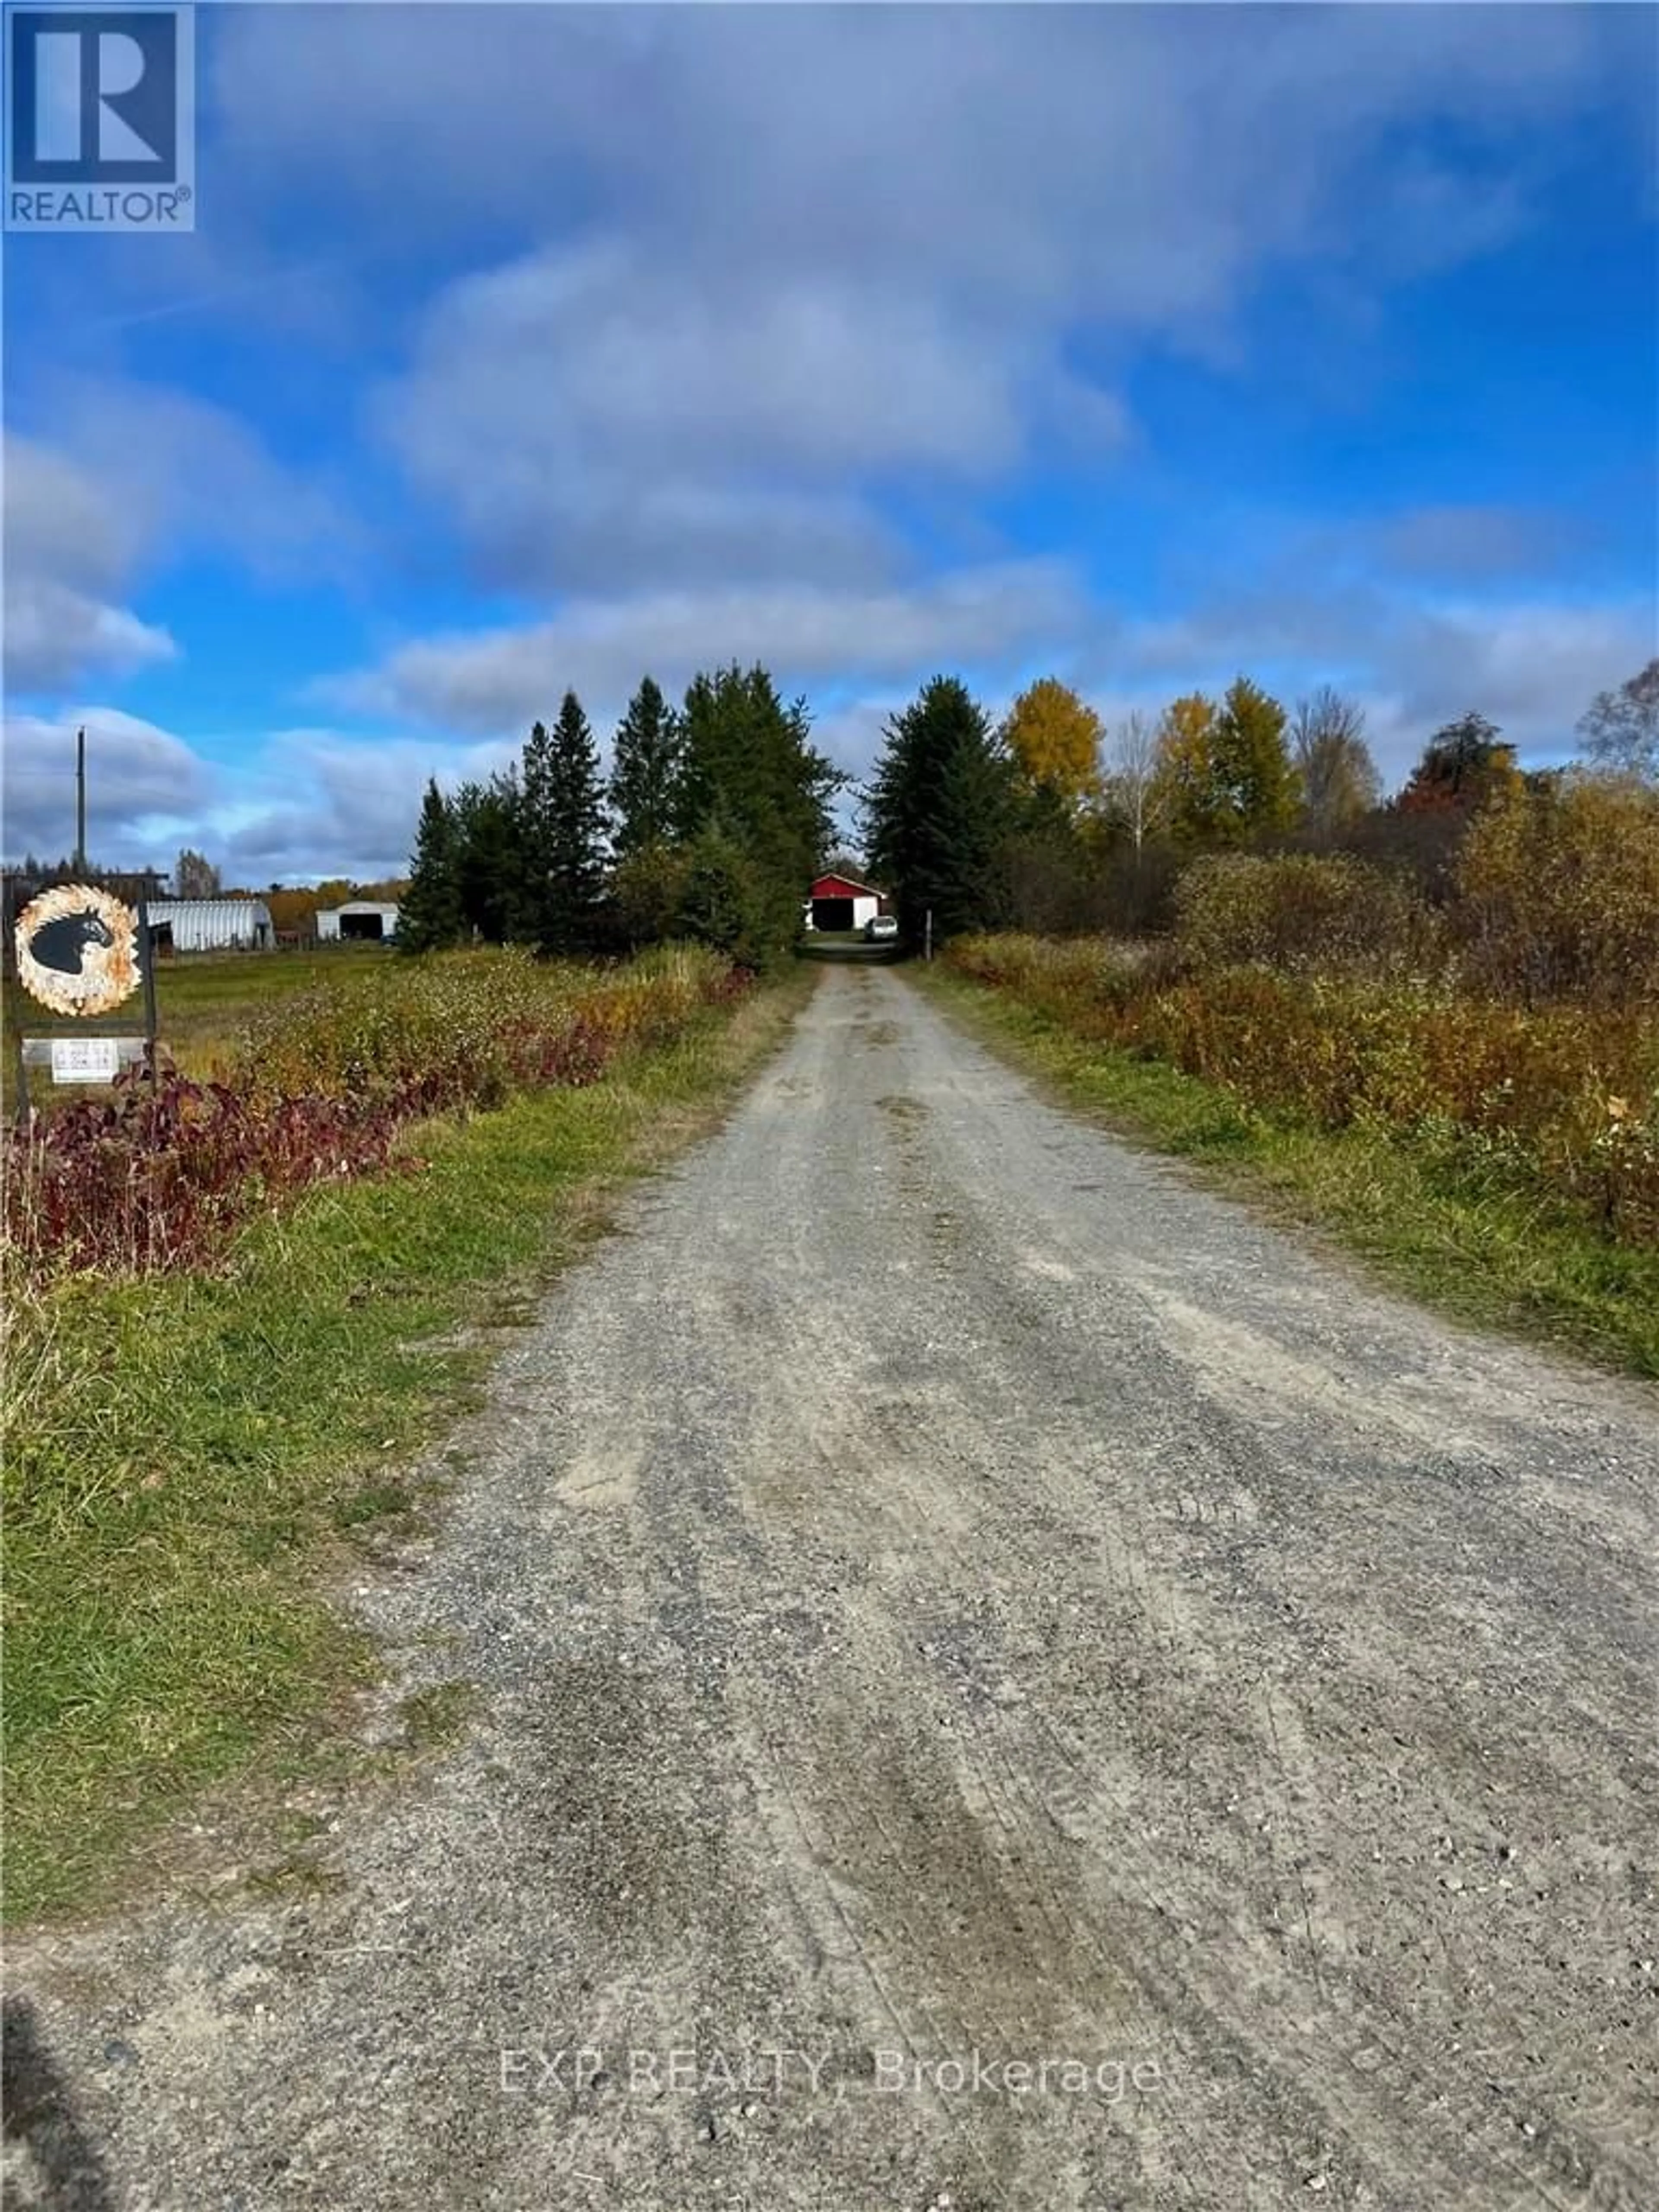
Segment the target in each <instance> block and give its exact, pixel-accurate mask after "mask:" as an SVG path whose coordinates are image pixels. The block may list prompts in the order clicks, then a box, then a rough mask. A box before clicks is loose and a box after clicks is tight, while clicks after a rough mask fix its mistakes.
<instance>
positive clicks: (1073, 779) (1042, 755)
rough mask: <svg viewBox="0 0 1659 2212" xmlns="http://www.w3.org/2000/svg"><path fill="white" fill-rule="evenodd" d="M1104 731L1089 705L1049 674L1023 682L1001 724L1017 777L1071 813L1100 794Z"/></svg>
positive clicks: (1028, 788) (1066, 685)
mask: <svg viewBox="0 0 1659 2212" xmlns="http://www.w3.org/2000/svg"><path fill="white" fill-rule="evenodd" d="M1103 734H1104V732H1103V729H1102V726H1101V720H1100V717H1099V715H1098V714H1096V712H1095V710H1094V708H1092V707H1091V706H1090V705H1089V704H1088V703H1087V702H1086V701H1085V700H1083V699H1079V696H1078V695H1077V693H1076V692H1075V691H1073V690H1072V689H1071V687H1070V685H1069V684H1062V683H1060V681H1059V679H1058V678H1055V677H1053V676H1044V677H1042V678H1040V680H1039V681H1038V682H1036V683H1035V684H1030V685H1028V686H1027V688H1026V689H1025V690H1024V691H1022V692H1021V693H1020V695H1019V696H1018V699H1016V700H1015V702H1014V703H1013V705H1012V708H1010V709H1009V713H1008V717H1007V720H1006V721H1005V722H1004V724H1003V726H1002V735H1003V740H1004V742H1005V743H1006V745H1007V747H1008V750H1009V752H1010V753H1011V755H1012V757H1013V762H1014V765H1015V768H1016V769H1017V771H1018V775H1019V780H1020V781H1021V782H1022V783H1023V784H1024V786H1025V787H1026V788H1027V790H1028V791H1030V793H1034V794H1036V793H1041V794H1042V795H1043V796H1045V797H1047V798H1048V799H1051V800H1055V799H1057V800H1058V801H1059V802H1060V805H1061V806H1062V807H1063V808H1064V809H1065V811H1066V813H1067V814H1068V815H1073V816H1074V815H1076V814H1077V813H1078V812H1079V810H1080V809H1081V808H1082V807H1083V805H1085V802H1087V801H1088V800H1090V799H1093V798H1095V797H1096V795H1097V793H1098V792H1099V789H1100V745H1101V738H1102V737H1103Z"/></svg>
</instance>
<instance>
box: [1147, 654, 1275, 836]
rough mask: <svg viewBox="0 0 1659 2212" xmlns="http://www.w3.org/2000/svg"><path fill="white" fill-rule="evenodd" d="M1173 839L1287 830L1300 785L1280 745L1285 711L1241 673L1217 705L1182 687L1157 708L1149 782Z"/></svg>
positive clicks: (1244, 834) (1248, 834) (1198, 693)
mask: <svg viewBox="0 0 1659 2212" xmlns="http://www.w3.org/2000/svg"><path fill="white" fill-rule="evenodd" d="M1155 781H1156V786H1157V789H1158V798H1159V801H1160V804H1161V806H1162V809H1163V811H1164V817H1165V818H1166V819H1167V821H1168V822H1169V823H1170V829H1171V830H1172V831H1173V832H1174V834H1175V835H1176V836H1177V837H1179V838H1182V839H1185V840H1186V841H1187V842H1190V843H1193V844H1212V845H1213V844H1221V845H1226V844H1237V843H1240V842H1243V840H1245V839H1247V838H1249V837H1250V836H1255V834H1257V833H1258V832H1261V831H1264V830H1267V831H1271V830H1277V829H1289V828H1290V827H1291V823H1293V822H1294V821H1295V819H1296V815H1297V806H1298V804H1299V801H1300V793H1301V785H1300V780H1299V778H1298V777H1297V772H1296V769H1295V767H1294V765H1293V764H1292V763H1291V757H1290V753H1289V750H1288V749H1287V747H1286V745H1285V709H1284V708H1282V707H1281V706H1280V705H1279V702H1278V700H1277V699H1273V698H1270V697H1269V696H1267V693H1266V692H1265V691H1264V690H1262V689H1261V686H1260V685H1259V684H1252V683H1251V681H1250V679H1249V677H1248V676H1241V677H1239V678H1238V679H1237V682H1236V683H1234V684H1231V685H1230V686H1229V687H1228V690H1227V695H1226V696H1225V699H1223V701H1222V702H1221V704H1220V705H1219V706H1217V705H1216V704H1215V702H1214V701H1213V700H1210V699H1206V697H1205V696H1203V694H1202V693H1201V692H1197V691H1194V692H1189V693H1188V694H1187V695H1186V696H1184V697H1182V698H1180V699H1177V700H1176V701H1175V702H1174V703H1173V704H1172V705H1171V706H1170V707H1169V708H1167V709H1166V710H1165V712H1164V720H1163V722H1162V724H1161V725H1160V726H1159V731H1158V772H1157V776H1156V779H1155Z"/></svg>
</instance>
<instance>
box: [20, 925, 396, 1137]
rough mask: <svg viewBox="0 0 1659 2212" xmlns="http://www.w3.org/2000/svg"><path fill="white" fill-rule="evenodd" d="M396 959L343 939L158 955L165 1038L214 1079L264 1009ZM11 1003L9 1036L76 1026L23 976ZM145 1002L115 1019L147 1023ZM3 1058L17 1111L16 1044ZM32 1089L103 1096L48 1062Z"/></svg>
mask: <svg viewBox="0 0 1659 2212" xmlns="http://www.w3.org/2000/svg"><path fill="white" fill-rule="evenodd" d="M392 957H393V956H392V955H391V954H390V953H388V952H386V951H383V950H382V949H381V948H380V947H379V946H368V945H365V946H358V945H343V946H341V947H340V948H338V949H337V950H335V951H327V952H317V951H311V952H263V953H251V952H226V953H198V954H193V955H188V956H185V957H181V958H179V959H174V960H161V961H158V962H157V963H156V968H155V999H156V1013H157V1017H158V1019H159V1022H160V1026H161V1042H162V1043H163V1044H164V1045H165V1046H166V1048H167V1050H168V1052H169V1053H171V1054H172V1055H173V1059H174V1060H175V1061H176V1062H177V1064H178V1066H179V1068H180V1070H181V1071H182V1072H183V1073H185V1074H186V1075H191V1076H195V1077H197V1078H198V1079H199V1078H207V1077H210V1076H211V1075H213V1074H214V1073H215V1072H216V1070H217V1068H218V1067H219V1066H222V1063H223V1062H224V1061H225V1060H226V1059H227V1058H228V1055H229V1054H231V1053H232V1052H233V1051H234V1048H235V1044H236V1040H237V1038H238V1036H240V1032H241V1030H242V1028H243V1026H244V1024H246V1021H247V1019H248V1018H249V1016H250V1015H252V1013H254V1012H256V1011H257V1010H258V1009H259V1008H261V1007H264V1006H272V1005H276V1004H278V1003H280V1002H281V1001H282V1000H284V999H287V998H290V997H292V996H294V995H295V994H296V993H298V992H301V991H307V990H310V989H313V988H316V987H328V986H329V985H331V984H333V983H337V982H341V981H344V980H345V979H346V978H348V977H349V976H353V975H362V974H363V973H364V972H365V971H366V970H369V969H374V968H376V967H379V966H382V965H384V963H386V961H387V960H389V959H390V958H392ZM4 1003H5V1027H6V1035H7V1038H8V1040H9V1039H10V1037H11V1036H13V1035H14V1034H15V1033H16V1032H18V1031H20V1030H21V1032H22V1033H23V1034H25V1035H28V1036H43V1035H45V1034H46V1033H47V1032H48V1031H49V1030H64V1031H65V1032H68V1031H69V1030H70V1024H69V1023H68V1022H66V1021H64V1019H63V1018H62V1017H61V1016H58V1015H54V1014H49V1013H48V1012H46V1008H45V1007H44V1006H40V1005H38V1004H37V1003H36V1001H35V1000H33V999H32V998H30V996H29V995H28V994H27V991H25V990H24V989H23V987H22V986H21V984H20V983H19V982H18V981H17V980H16V978H15V976H10V975H9V976H8V977H7V978H6V982H5V1001H4ZM143 1003H144V1002H143V994H142V993H135V994H134V995H133V997H132V998H131V999H130V1000H128V1001H127V1003H126V1004H125V1006H121V1007H120V1008H118V1011H117V1013H116V1014H115V1015H114V1016H113V1017H112V1019H114V1020H117V1021H119V1022H121V1023H123V1024H126V1023H130V1022H131V1023H136V1022H142V1020H143ZM78 1026H79V1027H80V1028H82V1029H83V1030H85V1031H86V1032H87V1033H88V1035H99V1034H106V1033H107V1025H106V1024H100V1023H99V1022H97V1021H95V1020H93V1021H87V1022H84V1023H82V1024H78ZM0 1063H3V1064H0V1105H3V1108H4V1111H5V1113H6V1115H8V1116H9V1115H12V1114H14V1113H15V1110H16V1100H15V1096H14V1092H15V1085H16V1068H15V1063H14V1061H13V1060H12V1057H11V1051H10V1047H9V1043H8V1048H7V1050H6V1052H5V1054H3V1055H0ZM29 1092H30V1097H31V1098H32V1099H33V1103H34V1104H35V1105H36V1106H37V1107H42V1108H45V1107H51V1106H52V1105H54V1104H59V1105H61V1104H62V1103H64V1102H65V1101H66V1100H68V1099H70V1098H80V1097H94V1096H97V1095H99V1094H98V1091H96V1090H94V1088H93V1087H92V1086H81V1085H70V1084H65V1085H56V1084H54V1083H53V1082H52V1078H51V1075H50V1074H49V1073H47V1072H46V1070H44V1069H40V1068H35V1069H32V1070H31V1071H30V1078H29ZM105 1095H107V1094H105Z"/></svg>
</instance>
